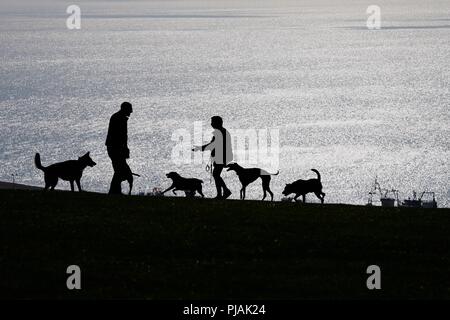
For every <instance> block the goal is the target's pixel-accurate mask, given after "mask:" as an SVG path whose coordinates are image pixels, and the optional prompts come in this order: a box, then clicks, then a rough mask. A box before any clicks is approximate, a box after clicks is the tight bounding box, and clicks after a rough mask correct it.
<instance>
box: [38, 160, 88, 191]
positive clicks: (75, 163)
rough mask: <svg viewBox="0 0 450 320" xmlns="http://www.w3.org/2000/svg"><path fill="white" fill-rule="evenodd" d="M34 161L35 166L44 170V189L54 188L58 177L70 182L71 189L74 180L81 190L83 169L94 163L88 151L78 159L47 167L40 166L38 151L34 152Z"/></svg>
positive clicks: (72, 188)
mask: <svg viewBox="0 0 450 320" xmlns="http://www.w3.org/2000/svg"><path fill="white" fill-rule="evenodd" d="M34 163H35V165H36V168H38V169H40V170H42V171H44V180H45V190H47V189H48V188H50V189H51V190H54V189H55V187H56V185H57V184H58V178H61V179H63V180H66V181H69V182H70V189H71V190H72V191H74V185H73V183H74V181H75V182H76V183H77V186H78V191H81V183H80V180H81V176H82V175H83V170H84V169H86V167H87V166H89V167H93V166H95V165H96V163H95V162H94V160H92V159H91V156H90V155H89V152H88V153H86V154H85V155H84V156H81V157H79V158H78V160H68V161H64V162H59V163H55V164H52V165H50V166H48V167H44V166H42V164H41V156H40V155H39V153H36V155H35V156H34Z"/></svg>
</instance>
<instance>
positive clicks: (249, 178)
mask: <svg viewBox="0 0 450 320" xmlns="http://www.w3.org/2000/svg"><path fill="white" fill-rule="evenodd" d="M227 168H228V169H227V171H230V170H231V171H235V172H236V174H237V175H238V177H239V181H240V182H241V184H242V188H241V191H240V199H241V200H244V199H245V189H246V188H247V186H248V185H249V184H250V183H252V182H253V181H255V180H256V179H258V178H261V180H262V188H263V192H264V196H263V198H262V200H264V199H265V198H266V192H268V193H269V194H270V201H273V192H272V191H271V190H270V179H271V177H270V176H276V175H278V174H279V173H280V171H278V172H277V173H269V172H267V171H265V170H262V169H259V168H243V167H241V166H240V165H238V164H237V163H230V164H229V165H227Z"/></svg>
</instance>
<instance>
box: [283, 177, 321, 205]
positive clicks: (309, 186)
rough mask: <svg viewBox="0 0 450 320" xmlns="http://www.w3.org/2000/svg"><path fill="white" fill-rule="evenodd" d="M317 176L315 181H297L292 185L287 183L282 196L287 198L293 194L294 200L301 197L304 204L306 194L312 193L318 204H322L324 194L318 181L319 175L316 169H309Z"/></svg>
mask: <svg viewBox="0 0 450 320" xmlns="http://www.w3.org/2000/svg"><path fill="white" fill-rule="evenodd" d="M311 171H314V172H315V173H316V174H317V179H309V180H297V181H295V182H293V183H289V184H287V185H286V187H284V191H283V195H285V196H288V195H290V194H291V193H295V197H294V200H295V201H297V198H298V197H299V196H300V195H301V196H302V197H303V203H305V196H306V194H307V193H310V192H314V194H315V195H316V197H317V198H319V200H320V202H321V203H322V204H323V201H324V198H325V193H323V192H322V182H321V180H320V173H319V171H317V170H316V169H311Z"/></svg>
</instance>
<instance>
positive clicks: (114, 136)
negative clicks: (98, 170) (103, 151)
mask: <svg viewBox="0 0 450 320" xmlns="http://www.w3.org/2000/svg"><path fill="white" fill-rule="evenodd" d="M132 112H133V107H132V105H131V103H129V102H124V103H122V104H121V106H120V110H119V111H118V112H116V113H114V114H113V115H112V116H111V119H110V120H109V127H108V136H107V137H106V143H105V144H106V147H107V150H108V156H109V157H110V158H111V161H112V165H113V169H114V176H113V178H112V180H111V186H110V188H109V194H122V187H121V183H122V181H123V180H124V177H125V176H126V173H127V172H131V169H130V167H129V166H128V164H127V160H126V159H128V158H130V150H129V149H128V125H127V122H128V117H129V116H130V115H131V113H132Z"/></svg>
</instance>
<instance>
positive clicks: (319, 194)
mask: <svg viewBox="0 0 450 320" xmlns="http://www.w3.org/2000/svg"><path fill="white" fill-rule="evenodd" d="M314 194H315V195H316V197H317V198H319V200H320V202H321V203H322V204H323V198H322V194H321V193H320V192H314Z"/></svg>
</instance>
